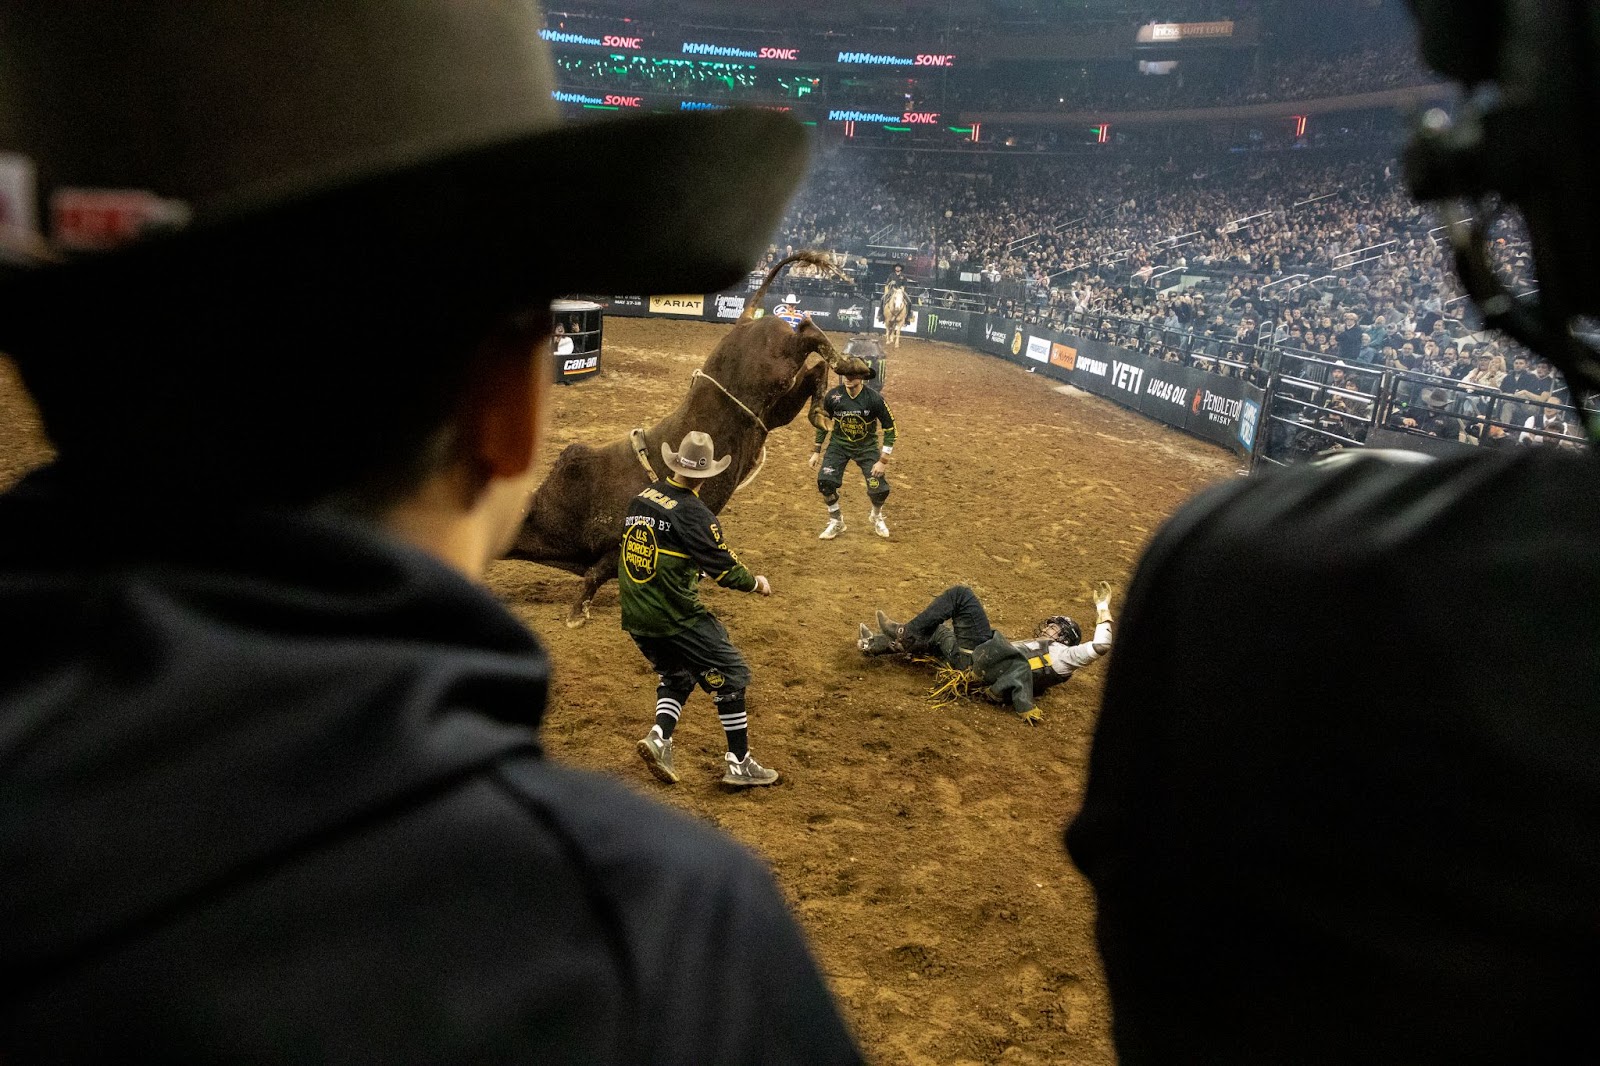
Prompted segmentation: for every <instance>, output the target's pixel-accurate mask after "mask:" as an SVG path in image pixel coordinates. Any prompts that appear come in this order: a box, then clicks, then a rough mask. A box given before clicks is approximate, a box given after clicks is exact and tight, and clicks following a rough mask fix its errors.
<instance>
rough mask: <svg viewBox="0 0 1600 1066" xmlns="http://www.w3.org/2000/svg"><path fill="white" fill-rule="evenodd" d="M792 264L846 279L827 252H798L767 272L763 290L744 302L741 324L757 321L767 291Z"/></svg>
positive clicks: (762, 282)
mask: <svg viewBox="0 0 1600 1066" xmlns="http://www.w3.org/2000/svg"><path fill="white" fill-rule="evenodd" d="M790 263H810V264H811V265H812V266H814V267H821V268H822V269H824V270H827V271H829V272H830V273H832V274H833V275H835V276H836V277H840V278H843V277H845V276H846V275H845V272H844V271H842V270H840V269H839V267H838V266H837V265H836V264H835V263H834V261H833V257H832V256H830V255H828V254H827V253H825V252H811V251H804V252H796V253H794V254H793V255H791V256H787V257H785V258H783V259H780V260H778V261H777V262H776V263H774V264H772V269H771V270H769V271H767V276H766V277H765V278H763V279H762V281H761V288H759V289H757V290H756V291H755V292H754V293H753V294H752V295H751V296H750V298H749V299H748V300H746V301H745V302H744V314H742V315H740V316H739V321H740V322H753V321H755V317H756V311H757V310H759V309H760V307H761V301H762V300H765V299H766V298H767V290H768V289H770V288H772V283H773V282H774V281H775V280H777V277H778V273H779V272H780V271H781V270H783V268H784V267H786V266H788V265H789V264H790Z"/></svg>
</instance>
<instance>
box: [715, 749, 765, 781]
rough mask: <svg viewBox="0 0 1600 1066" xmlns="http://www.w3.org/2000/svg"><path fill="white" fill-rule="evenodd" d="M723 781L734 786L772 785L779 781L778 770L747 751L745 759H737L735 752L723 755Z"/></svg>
mask: <svg viewBox="0 0 1600 1066" xmlns="http://www.w3.org/2000/svg"><path fill="white" fill-rule="evenodd" d="M723 760H724V762H723V769H722V783H723V784H724V785H732V786H733V787H734V788H749V787H751V786H752V785H772V784H776V783H777V781H778V771H776V770H769V769H767V768H766V767H765V766H762V765H761V764H760V763H758V762H756V757H755V756H754V755H751V754H750V753H749V752H745V755H744V758H743V759H735V758H734V757H733V752H731V751H730V752H728V753H727V754H725V755H724V756H723Z"/></svg>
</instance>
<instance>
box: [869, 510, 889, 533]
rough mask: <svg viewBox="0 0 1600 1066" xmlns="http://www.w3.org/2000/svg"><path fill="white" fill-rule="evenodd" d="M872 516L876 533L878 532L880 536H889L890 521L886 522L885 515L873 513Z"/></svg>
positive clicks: (873, 528)
mask: <svg viewBox="0 0 1600 1066" xmlns="http://www.w3.org/2000/svg"><path fill="white" fill-rule="evenodd" d="M871 517H872V531H873V532H874V533H876V534H877V535H878V536H880V537H885V538H887V537H888V536H889V523H887V522H885V521H884V520H883V515H881V514H875V515H872V516H871Z"/></svg>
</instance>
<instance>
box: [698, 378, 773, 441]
mask: <svg viewBox="0 0 1600 1066" xmlns="http://www.w3.org/2000/svg"><path fill="white" fill-rule="evenodd" d="M699 378H705V379H706V380H707V381H709V382H711V384H713V385H715V386H716V387H717V388H718V389H720V390H721V391H722V395H724V396H726V397H727V398H728V399H730V400H732V401H733V402H734V403H736V404H738V405H739V410H741V411H743V412H744V413H745V414H747V415H749V416H750V417H751V418H753V419H754V420H755V423H756V425H758V426H760V427H761V432H763V433H771V432H772V430H770V429H768V428H767V424H766V423H765V422H763V421H761V416H760V415H758V414H756V413H755V412H754V411H752V410H750V408H748V407H746V406H745V402H744V401H743V400H741V399H739V397H737V396H735V395H734V394H733V393H731V392H729V391H728V389H727V387H726V386H725V385H723V384H722V382H720V381H718V380H717V379H716V378H714V377H712V376H711V375H710V374H707V373H706V372H705V371H704V370H696V371H695V372H694V373H693V374H690V375H689V387H690V388H694V383H695V381H696V380H698V379H699Z"/></svg>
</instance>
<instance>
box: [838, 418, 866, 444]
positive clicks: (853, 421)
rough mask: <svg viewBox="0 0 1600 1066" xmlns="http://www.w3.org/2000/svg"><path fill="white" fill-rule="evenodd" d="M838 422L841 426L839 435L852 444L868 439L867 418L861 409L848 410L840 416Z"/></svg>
mask: <svg viewBox="0 0 1600 1066" xmlns="http://www.w3.org/2000/svg"><path fill="white" fill-rule="evenodd" d="M836 424H837V425H838V427H839V436H841V437H843V438H844V439H845V440H847V441H849V442H850V443H851V444H855V443H857V442H859V441H864V440H866V439H867V420H866V418H865V417H863V416H862V414H861V413H860V412H859V411H846V412H845V413H844V414H842V415H840V416H839V419H838V422H837V423H836Z"/></svg>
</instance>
